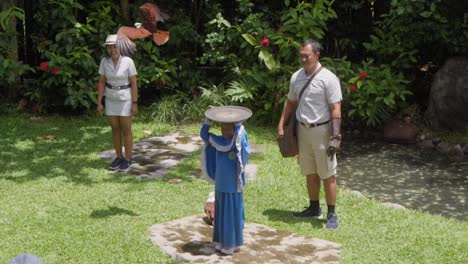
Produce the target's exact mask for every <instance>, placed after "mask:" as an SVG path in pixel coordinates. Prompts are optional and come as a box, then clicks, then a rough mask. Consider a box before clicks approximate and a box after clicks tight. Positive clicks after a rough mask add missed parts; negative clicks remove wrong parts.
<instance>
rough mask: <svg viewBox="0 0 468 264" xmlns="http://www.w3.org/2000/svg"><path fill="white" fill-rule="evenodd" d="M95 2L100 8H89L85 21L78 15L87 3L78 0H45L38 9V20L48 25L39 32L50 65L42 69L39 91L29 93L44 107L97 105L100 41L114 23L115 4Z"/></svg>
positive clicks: (41, 48)
mask: <svg viewBox="0 0 468 264" xmlns="http://www.w3.org/2000/svg"><path fill="white" fill-rule="evenodd" d="M94 4H95V5H96V6H97V9H96V10H94V11H91V12H90V16H89V17H88V18H87V19H86V21H85V23H81V22H79V21H78V19H77V17H76V14H77V11H80V10H84V9H85V7H84V6H83V5H81V4H80V3H79V2H78V1H75V0H54V1H49V2H47V3H45V2H42V3H41V5H40V11H39V12H37V13H36V20H37V21H38V22H40V23H42V24H43V25H48V28H49V31H44V32H41V33H40V34H39V36H38V40H39V45H38V49H39V51H40V53H41V54H42V56H41V57H42V62H43V63H47V64H48V68H47V69H46V70H44V69H40V70H41V71H40V73H41V74H40V75H39V83H38V84H37V86H36V87H35V90H36V91H35V92H33V93H29V95H30V99H32V100H33V101H35V102H36V103H38V104H40V105H42V107H43V108H48V107H54V106H60V105H65V106H69V107H71V108H72V109H89V108H91V107H94V105H95V101H96V94H97V90H96V89H95V88H94V87H95V83H96V82H97V80H98V74H97V71H98V64H99V57H100V56H101V55H102V54H103V48H102V46H101V42H102V40H103V39H105V36H106V35H107V34H108V33H109V32H112V31H113V30H112V28H111V27H115V23H114V22H112V16H111V15H110V14H111V11H112V8H110V7H109V6H103V5H98V3H94ZM49 10H52V11H51V12H49ZM57 21H60V23H57ZM45 28H47V27H45ZM32 95H34V96H32ZM62 100H63V101H62Z"/></svg>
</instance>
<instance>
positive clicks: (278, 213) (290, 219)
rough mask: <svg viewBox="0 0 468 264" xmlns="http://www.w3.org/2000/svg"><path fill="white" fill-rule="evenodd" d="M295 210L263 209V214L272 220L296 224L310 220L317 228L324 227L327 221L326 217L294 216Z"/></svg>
mask: <svg viewBox="0 0 468 264" xmlns="http://www.w3.org/2000/svg"><path fill="white" fill-rule="evenodd" d="M292 213H293V211H289V210H279V209H267V210H265V211H263V215H266V216H267V217H268V219H269V220H270V221H281V222H285V223H288V224H295V223H300V222H310V224H311V225H312V226H313V227H315V228H323V226H324V224H325V223H326V220H325V219H314V218H310V217H294V216H293V215H292Z"/></svg>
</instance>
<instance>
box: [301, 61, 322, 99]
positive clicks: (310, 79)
mask: <svg viewBox="0 0 468 264" xmlns="http://www.w3.org/2000/svg"><path fill="white" fill-rule="evenodd" d="M322 68H323V67H321V66H320V68H318V69H317V70H315V72H314V74H312V76H310V78H309V80H307V82H306V84H305V85H304V87H302V89H301V92H300V93H299V100H297V101H298V102H299V101H301V97H302V94H303V93H304V90H305V88H306V87H307V86H309V84H310V82H311V81H312V80H313V79H314V78H315V76H316V75H317V74H318V73H319V72H320V71H321V70H322Z"/></svg>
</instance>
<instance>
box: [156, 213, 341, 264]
mask: <svg viewBox="0 0 468 264" xmlns="http://www.w3.org/2000/svg"><path fill="white" fill-rule="evenodd" d="M203 217H204V215H194V216H188V217H184V218H181V219H177V220H174V221H171V222H167V223H162V224H155V225H153V226H151V227H150V229H149V232H150V238H151V241H152V242H153V243H154V244H156V245H158V246H159V247H160V248H161V250H162V251H164V252H165V253H166V254H168V255H169V256H171V257H172V258H174V259H177V260H180V261H183V262H189V263H204V264H210V263H249V264H250V263H259V264H260V263H271V264H273V263H307V264H311V263H338V260H339V253H340V247H341V245H340V244H338V243H334V242H330V241H326V240H322V239H317V238H311V237H306V236H300V235H297V234H293V233H291V232H289V231H285V230H276V229H273V228H271V227H268V226H265V225H260V224H254V223H246V224H245V228H244V245H243V246H242V247H241V249H240V251H239V252H237V253H235V254H233V255H231V256H227V255H224V254H221V253H219V252H217V250H216V249H215V248H214V246H213V245H212V243H211V237H212V233H213V231H212V226H210V225H208V224H206V223H205V221H204V220H203Z"/></svg>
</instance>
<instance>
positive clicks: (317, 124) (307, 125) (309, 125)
mask: <svg viewBox="0 0 468 264" xmlns="http://www.w3.org/2000/svg"><path fill="white" fill-rule="evenodd" d="M299 123H301V125H303V126H305V127H308V128H311V127H318V126H321V125H325V124H328V123H330V120H328V121H325V122H322V123H316V124H307V123H303V122H299Z"/></svg>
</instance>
